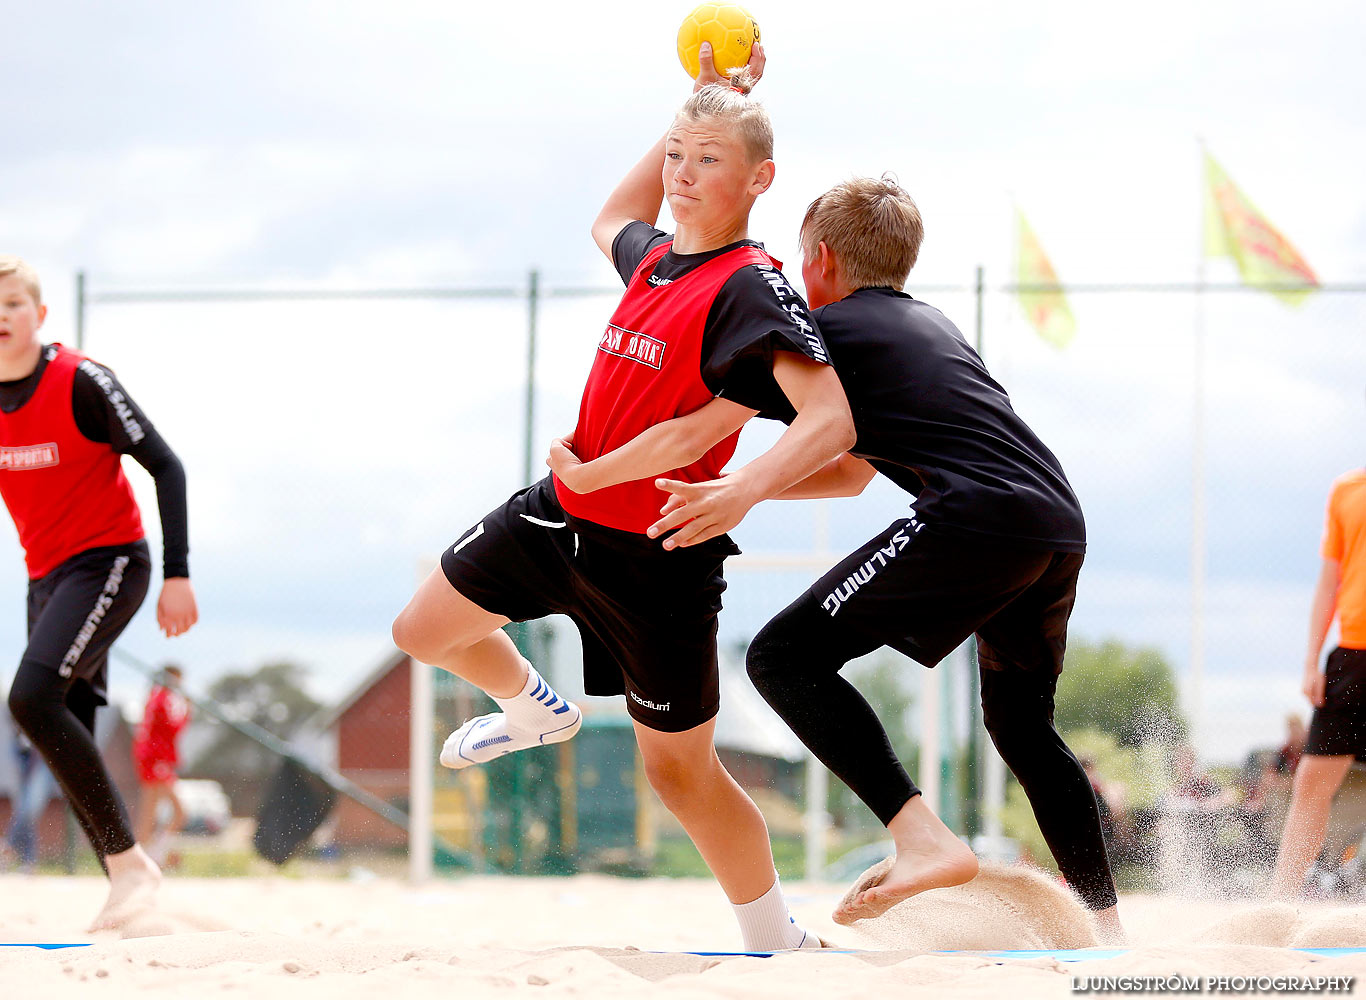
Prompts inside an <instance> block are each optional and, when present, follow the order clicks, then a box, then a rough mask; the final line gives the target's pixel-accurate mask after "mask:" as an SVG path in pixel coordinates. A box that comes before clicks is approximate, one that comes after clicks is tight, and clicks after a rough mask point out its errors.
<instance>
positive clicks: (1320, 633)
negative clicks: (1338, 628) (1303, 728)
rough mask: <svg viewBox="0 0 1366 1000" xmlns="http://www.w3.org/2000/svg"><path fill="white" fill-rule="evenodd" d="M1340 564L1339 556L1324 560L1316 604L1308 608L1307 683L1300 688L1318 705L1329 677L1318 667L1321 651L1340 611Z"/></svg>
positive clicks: (1315, 599) (1320, 571)
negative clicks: (1329, 627) (1338, 607)
mask: <svg viewBox="0 0 1366 1000" xmlns="http://www.w3.org/2000/svg"><path fill="white" fill-rule="evenodd" d="M1340 579H1341V576H1340V564H1339V563H1338V561H1337V560H1336V559H1324V560H1323V566H1322V568H1321V569H1320V570H1319V580H1318V584H1317V585H1316V586H1315V587H1314V603H1313V605H1312V606H1311V607H1310V609H1309V649H1308V651H1307V652H1306V653H1305V657H1304V683H1303V684H1302V685H1301V690H1302V691H1304V694H1305V697H1307V698H1308V699H1309V703H1310V704H1311V705H1313V706H1314V707H1315V708H1319V707H1321V706H1322V705H1323V697H1324V687H1325V684H1326V679H1325V677H1324V674H1323V671H1322V670H1320V669H1319V653H1320V652H1322V650H1323V640H1324V639H1326V638H1327V637H1328V626H1330V625H1332V624H1333V615H1335V614H1336V613H1337V606H1338V582H1339V580H1340Z"/></svg>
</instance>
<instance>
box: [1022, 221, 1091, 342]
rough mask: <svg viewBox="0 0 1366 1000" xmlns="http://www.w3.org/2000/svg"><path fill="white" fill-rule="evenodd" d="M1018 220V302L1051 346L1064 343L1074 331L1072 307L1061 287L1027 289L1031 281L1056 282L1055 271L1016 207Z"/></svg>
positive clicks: (1038, 282)
mask: <svg viewBox="0 0 1366 1000" xmlns="http://www.w3.org/2000/svg"><path fill="white" fill-rule="evenodd" d="M1015 218H1016V220H1017V221H1018V226H1017V228H1018V229H1019V234H1020V235H1019V245H1018V249H1017V251H1016V257H1017V266H1018V269H1019V270H1018V272H1017V274H1016V281H1017V282H1018V283H1019V285H1020V286H1021V287H1020V289H1019V290H1018V294H1019V296H1020V305H1021V306H1022V307H1023V308H1024V312H1025V316H1026V317H1027V318H1028V320H1029V322H1030V324H1031V325H1032V326H1033V327H1034V331H1035V332H1036V333H1037V334H1038V335H1039V336H1040V337H1042V338H1043V339H1044V340H1046V341H1048V342H1049V343H1050V344H1052V345H1053V346H1054V347H1066V346H1067V345H1068V344H1069V343H1071V342H1072V337H1073V336H1074V335H1075V334H1076V332H1077V321H1076V320H1075V319H1074V318H1073V317H1072V307H1071V306H1069V305H1068V304H1067V296H1066V295H1064V294H1063V292H1062V289H1061V288H1056V289H1054V290H1051V291H1029V290H1028V286H1031V285H1057V284H1058V274H1057V272H1056V271H1054V270H1053V264H1052V263H1051V262H1050V261H1049V259H1048V255H1047V254H1045V253H1044V252H1043V247H1042V246H1040V245H1039V238H1038V237H1037V236H1035V235H1034V230H1033V229H1031V228H1029V223H1028V222H1026V221H1025V217H1024V213H1023V212H1021V211H1020V210H1019V209H1018V208H1017V209H1016V210H1015Z"/></svg>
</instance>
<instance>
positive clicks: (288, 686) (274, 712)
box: [186, 663, 320, 816]
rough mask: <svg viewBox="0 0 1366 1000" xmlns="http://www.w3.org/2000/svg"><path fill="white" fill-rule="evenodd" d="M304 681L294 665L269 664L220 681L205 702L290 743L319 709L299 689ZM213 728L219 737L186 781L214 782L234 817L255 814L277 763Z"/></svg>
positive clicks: (231, 732) (228, 730)
mask: <svg viewBox="0 0 1366 1000" xmlns="http://www.w3.org/2000/svg"><path fill="white" fill-rule="evenodd" d="M303 676H304V669H303V668H302V667H299V666H297V665H295V664H292V663H267V664H265V665H264V666H262V667H259V668H258V669H257V670H256V671H255V672H253V673H234V674H228V675H226V676H224V677H220V678H219V679H218V680H217V681H215V682H214V684H213V686H212V687H211V688H209V697H210V698H212V699H213V700H214V701H216V702H218V704H219V705H220V706H221V707H222V708H223V709H224V710H225V711H227V712H228V713H230V714H231V715H233V716H235V717H237V718H239V719H245V720H248V721H250V722H254V723H256V724H257V725H258V726H260V727H261V728H262V729H265V730H267V731H268V732H270V733H272V734H274V735H275V736H278V737H280V738H281V739H282V740H289V739H290V738H292V737H293V736H294V735H295V734H296V733H297V732H298V730H299V728H300V726H301V725H302V724H303V722H304V720H306V719H307V718H308V717H309V716H310V715H312V714H313V713H314V712H316V711H317V710H318V708H319V707H320V706H319V703H318V702H316V701H314V700H313V698H312V697H311V696H310V695H309V694H308V692H307V691H305V690H304V689H303V687H302V686H301V684H300V682H301V681H302V679H303ZM214 725H215V727H216V728H217V730H218V732H217V735H216V736H215V738H214V739H213V741H212V742H211V743H210V744H209V745H208V746H207V747H206V748H205V749H204V751H203V752H202V753H200V754H199V755H198V757H196V758H195V760H194V761H193V762H192V763H191V765H190V766H189V767H188V768H186V777H195V778H209V779H211V780H213V781H217V782H218V783H219V784H221V785H222V786H223V790H224V791H225V792H227V794H228V798H229V799H230V800H231V801H232V811H233V814H234V815H239V816H242V815H251V814H254V813H255V812H256V810H257V807H258V806H259V805H260V800H261V794H262V791H263V789H264V786H265V783H266V781H267V780H268V779H269V778H270V775H271V774H272V772H273V771H274V770H275V768H276V766H277V765H278V764H279V758H278V757H277V756H276V755H275V754H273V753H271V752H270V751H269V750H267V749H266V748H265V747H263V746H261V745H260V744H259V743H257V742H255V741H254V740H252V739H251V738H250V737H247V736H244V735H243V734H242V733H239V732H238V731H237V730H236V729H233V728H232V727H230V726H225V725H223V724H221V723H214Z"/></svg>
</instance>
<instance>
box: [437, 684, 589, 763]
mask: <svg viewBox="0 0 1366 1000" xmlns="http://www.w3.org/2000/svg"><path fill="white" fill-rule="evenodd" d="M520 721H521V720H519V722H520ZM545 721H546V723H548V724H549V725H550V726H551V727H552V728H548V729H540V730H537V729H524V728H522V727H521V726H519V725H515V724H510V723H509V720H508V717H507V715H505V714H504V713H502V712H493V713H492V714H490V715H481V716H479V717H478V718H474V719H470V721H469V722H466V723H465V724H464V725H463V726H461V727H460V728H459V729H457V730H456V731H455V732H453V733H451V735H450V736H448V737H446V744H445V746H443V747H442V748H441V763H442V764H443V765H444V766H446V767H449V768H451V769H453V770H456V771H458V770H460V769H461V768H466V767H469V766H471V765H472V764H487V763H488V762H489V761H491V760H494V759H495V758H498V757H502V756H503V755H504V754H510V753H514V752H515V751H517V750H527V749H530V748H531V747H539V746H547V745H549V744H551V743H563V742H564V741H565V740H567V739H571V738H572V737H573V736H574V734H575V733H577V732H578V731H579V727H580V726H581V725H582V724H583V713H582V712H581V711H579V706H578V705H575V704H574V703H573V702H568V701H566V702H564V708H563V709H560V710H559V712H558V713H557V714H556V715H554V716H552V717H551V718H549V719H547V720H545Z"/></svg>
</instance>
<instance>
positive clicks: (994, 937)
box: [0, 865, 1366, 1000]
mask: <svg viewBox="0 0 1366 1000" xmlns="http://www.w3.org/2000/svg"><path fill="white" fill-rule="evenodd" d="M845 888H846V887H845V886H842V885H831V884H815V883H801V882H794V883H791V884H788V885H786V886H785V889H786V891H787V895H788V897H789V899H790V901H791V903H792V909H793V912H794V913H795V914H796V916H797V918H798V919H799V920H800V921H801V922H802V923H803V924H804V925H805V926H806V927H808V928H809V929H811V930H814V931H815V932H816V933H818V934H820V935H821V936H822V937H823V938H826V939H827V940H829V941H830V942H832V943H833V944H835V945H837V946H839V947H842V948H847V949H862V951H861V953H859V954H836V953H829V952H812V951H807V952H800V953H791V954H783V955H778V956H775V957H773V958H747V957H724V956H703V955H692V954H685V953H686V952H694V951H733V950H738V949H739V947H740V940H739V933H738V931H737V929H736V926H735V921H734V919H733V918H732V916H731V911H730V907H729V906H728V904H727V903H726V901H725V898H724V896H723V895H722V894H721V891H720V889H719V888H718V887H717V886H716V885H715V883H713V882H710V881H707V880H700V879H698V880H694V879H677V880H675V879H639V880H635V879H618V878H612V877H608V876H601V875H579V876H575V877H573V878H560V879H550V878H511V877H500V876H477V877H465V878H457V879H451V880H443V881H436V882H433V883H432V884H430V885H428V886H426V887H423V888H412V887H409V886H407V885H405V884H403V883H401V882H397V881H392V880H387V879H374V878H370V879H364V880H345V879H338V880H334V881H322V880H305V879H292V878H283V877H282V878H270V879H260V878H250V879H217V880H216V879H177V878H168V879H167V880H166V882H165V883H164V884H163V886H162V890H161V893H160V899H159V903H158V908H157V909H156V911H154V912H149V913H145V914H143V915H141V916H139V917H138V918H136V919H134V920H132V921H131V922H130V923H129V924H127V925H126V926H125V927H124V928H123V930H122V931H121V932H118V933H114V932H105V933H101V934H95V935H90V934H85V933H83V932H82V931H81V928H82V927H83V926H84V925H85V922H87V921H88V920H89V919H90V918H91V916H92V915H93V914H94V913H95V912H96V911H97V910H98V909H99V906H100V904H101V903H102V902H103V899H104V895H105V891H106V890H105V883H104V882H103V880H100V879H94V878H57V877H34V876H22V875H7V876H0V937H3V939H4V940H5V941H8V942H15V941H28V942H78V941H79V942H93V944H92V946H91V947H88V948H74V949H69V950H63V951H38V950H35V949H27V948H24V949H14V948H3V949H0V996H4V997H33V996H41V997H57V996H78V995H79V996H81V997H83V998H88V997H111V998H123V997H129V998H131V997H134V996H138V997H152V998H156V997H164V998H166V1000H171V998H180V997H189V998H192V1000H201V998H206V997H210V996H224V995H227V996H232V995H240V996H243V997H251V998H253V1000H255V998H258V997H260V998H265V1000H276V998H278V1000H286V998H288V1000H312V998H315V997H316V998H328V1000H347V998H351V997H356V998H360V997H366V998H374V997H382V998H389V997H392V998H394V1000H398V998H399V997H402V998H404V1000H406V998H410V997H415V998H423V997H433V998H437V997H439V998H441V1000H450V998H455V997H458V998H460V1000H467V998H482V997H508V996H531V995H535V996H540V997H553V996H560V997H570V996H574V997H591V998H594V1000H599V998H614V997H623V998H626V997H655V996H658V997H671V998H678V1000H687V998H701V997H733V998H735V1000H740V998H770V997H771V998H773V1000H802V998H811V1000H817V998H819V1000H831V998H844V997H858V998H863V997H869V998H878V997H888V998H892V997H980V998H993V1000H995V998H1012V1000H1013V998H1016V997H1062V996H1072V995H1076V994H1074V993H1073V987H1074V982H1073V979H1074V977H1077V978H1082V977H1085V978H1087V979H1094V978H1101V977H1115V976H1125V977H1131V978H1132V977H1167V976H1174V975H1180V976H1187V977H1190V976H1201V977H1203V976H1230V977H1238V976H1241V977H1259V976H1260V977H1276V976H1280V977H1285V976H1298V977H1320V976H1321V977H1330V976H1331V977H1348V976H1352V977H1355V976H1366V954H1344V955H1332V956H1318V955H1315V954H1312V953H1309V952H1305V951H1297V950H1295V949H1297V948H1332V947H1339V948H1342V947H1366V907H1340V906H1328V905H1324V904H1317V903H1316V904H1309V903H1306V904H1303V905H1300V906H1289V905H1285V904H1259V903H1233V902H1219V901H1213V900H1189V899H1180V898H1162V897H1126V898H1124V899H1122V900H1121V902H1120V912H1121V916H1122V918H1123V919H1124V921H1125V923H1126V927H1127V928H1128V930H1129V935H1130V939H1131V940H1130V946H1129V949H1128V950H1127V951H1125V952H1124V953H1122V954H1119V955H1111V956H1109V957H1101V958H1096V959H1091V960H1088V961H1085V962H1080V963H1065V962H1061V961H1059V960H1057V959H1056V958H1053V957H1042V958H1000V957H991V956H984V955H981V954H944V952H955V951H956V952H964V951H967V952H972V951H977V952H981V951H994V950H1004V949H1057V948H1086V947H1088V946H1093V945H1094V942H1095V938H1094V930H1093V928H1092V926H1091V923H1090V919H1089V915H1088V914H1087V913H1086V912H1085V911H1084V910H1083V909H1082V907H1081V906H1080V905H1079V904H1078V903H1077V902H1076V900H1075V899H1074V898H1073V897H1072V896H1071V895H1070V894H1068V893H1067V892H1065V891H1064V890H1062V889H1061V888H1060V887H1059V886H1058V885H1057V884H1056V883H1055V882H1053V881H1052V880H1050V879H1047V878H1045V877H1043V876H1041V875H1037V874H1034V873H1030V872H1026V871H1024V870H1022V869H1005V868H1001V867H999V866H989V865H988V866H984V867H983V872H982V874H981V875H980V876H979V877H978V878H977V879H975V880H974V881H973V882H971V883H969V884H968V885H966V886H960V887H957V888H953V889H937V890H934V891H932V892H928V893H924V894H923V895H921V896H917V897H914V898H912V899H909V900H906V901H904V902H902V903H899V904H897V905H896V906H894V907H892V908H891V909H890V910H888V911H887V913H885V914H884V915H882V916H881V917H878V918H876V919H874V920H870V921H860V922H859V923H858V924H855V925H853V926H851V927H839V926H837V925H835V924H834V923H833V922H832V921H831V920H830V913H831V911H832V910H833V908H834V905H835V903H836V902H837V901H838V900H839V898H840V897H841V895H842V894H843V892H844V891H845ZM1099 954H1102V955H1106V954H1108V953H1105V952H1100V953H1099ZM1364 988H1366V987H1364ZM1262 995H1265V994H1262Z"/></svg>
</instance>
